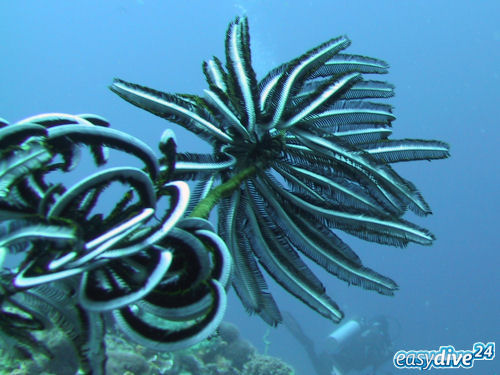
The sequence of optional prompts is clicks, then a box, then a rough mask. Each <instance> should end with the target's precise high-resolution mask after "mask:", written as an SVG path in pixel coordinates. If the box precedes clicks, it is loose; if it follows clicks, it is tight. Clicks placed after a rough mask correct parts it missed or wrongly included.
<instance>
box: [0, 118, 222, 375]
mask: <svg viewBox="0 0 500 375" xmlns="http://www.w3.org/2000/svg"><path fill="white" fill-rule="evenodd" d="M108 125H109V124H108V123H107V122H106V121H105V120H104V119H103V118H101V117H99V116H96V115H79V116H75V115H68V114H62V113H52V114H44V115H39V116H34V117H31V118H28V119H25V120H22V121H20V122H18V123H15V124H12V125H9V124H8V123H6V122H4V123H0V144H2V148H1V149H0V268H1V267H2V265H3V263H4V258H5V257H6V256H7V255H8V254H11V253H15V254H21V255H23V260H22V261H21V262H20V264H19V265H17V266H16V267H12V266H11V267H5V271H4V272H0V347H1V346H3V345H2V344H6V346H8V347H10V348H11V349H15V350H13V351H14V352H17V354H21V355H23V356H28V355H30V353H33V352H41V353H43V354H45V355H47V356H50V355H51V353H50V350H49V349H48V348H46V347H45V346H44V345H42V343H40V342H39V341H37V340H36V337H35V336H33V335H32V333H31V332H32V331H34V330H44V329H50V328H52V327H55V328H57V329H59V330H61V331H62V333H63V334H65V335H66V336H68V338H69V339H70V341H71V342H72V343H73V345H74V347H75V352H76V353H77V355H78V357H79V358H78V359H79V367H80V370H81V372H82V373H86V374H87V373H88V374H91V373H92V374H103V373H104V364H105V360H106V357H105V350H104V349H105V348H104V334H105V332H106V331H105V328H106V322H111V321H113V320H114V321H115V322H116V324H117V326H118V327H119V328H120V329H121V330H122V331H123V332H124V333H125V334H126V335H127V336H129V337H131V338H132V339H134V340H135V341H136V342H138V343H140V344H142V345H144V346H148V347H150V348H153V349H155V350H165V351H171V350H176V349H180V348H185V347H189V346H191V345H193V344H195V343H197V342H199V341H201V340H203V339H205V338H206V337H208V336H209V335H211V334H212V333H213V332H214V331H215V329H216V328H217V326H218V325H219V323H220V322H221V320H222V318H223V315H224V312H225V308H226V294H225V289H226V287H227V284H228V282H229V275H230V268H231V256H230V254H229V250H228V249H227V247H226V244H225V243H224V241H223V240H222V239H221V238H220V237H219V236H217V234H216V233H215V228H214V227H213V226H212V225H211V224H210V223H209V222H208V221H206V220H204V219H201V218H183V216H184V213H185V210H186V209H187V207H188V206H189V197H190V190H189V186H188V184H187V183H186V182H184V181H172V180H170V179H169V178H167V176H168V175H170V174H172V170H171V169H173V168H174V163H175V154H176V144H175V139H174V137H173V133H172V132H171V131H168V130H167V131H166V132H164V136H163V137H162V139H161V141H160V150H161V152H162V154H163V157H162V159H161V160H162V163H163V165H162V167H163V171H162V173H161V178H159V177H160V170H159V163H158V160H157V158H156V156H155V154H154V152H153V151H152V150H151V149H150V148H149V146H147V145H146V144H145V143H143V142H141V141H140V140H139V139H137V138H135V137H133V136H131V135H129V134H126V133H124V132H121V131H118V130H115V129H111V128H109V127H108ZM82 146H87V147H82ZM85 148H87V149H89V150H90V152H91V153H92V155H93V156H94V161H95V164H96V167H98V168H99V170H98V171H97V172H96V173H93V174H91V175H88V176H87V177H85V178H83V179H82V178H81V175H78V177H77V181H73V183H72V185H70V186H67V185H66V183H64V182H61V181H59V182H56V181H58V180H57V179H56V178H55V176H54V175H53V174H52V173H51V172H54V171H56V172H59V174H63V173H69V171H70V170H73V169H75V168H76V167H77V166H78V160H77V159H78V154H79V153H80V149H83V150H85ZM106 148H109V149H114V150H115V151H121V152H122V153H125V154H129V156H131V157H132V159H139V160H140V161H142V164H143V166H144V167H143V168H142V169H139V168H135V167H130V166H121V167H107V166H106V162H107V158H108V155H107V154H108V153H107V152H106ZM56 175H57V174H56ZM66 177H68V176H67V175H66ZM73 177H75V176H73ZM68 180H71V178H68ZM116 185H120V187H121V188H122V192H123V195H122V194H116V193H114V194H112V195H111V194H110V195H108V196H106V197H105V199H106V200H107V201H108V203H109V205H108V206H107V207H108V208H106V207H105V206H104V207H100V206H101V205H100V203H101V202H102V201H103V196H104V195H105V194H106V190H107V189H109V188H110V187H111V188H113V187H114V188H119V186H116ZM113 198H114V199H116V200H115V201H114V202H113V201H112V199H113ZM13 308H15V311H14V310H12V309H13ZM105 315H108V317H109V318H110V319H104V317H105Z"/></svg>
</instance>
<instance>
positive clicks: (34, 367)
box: [0, 322, 294, 375]
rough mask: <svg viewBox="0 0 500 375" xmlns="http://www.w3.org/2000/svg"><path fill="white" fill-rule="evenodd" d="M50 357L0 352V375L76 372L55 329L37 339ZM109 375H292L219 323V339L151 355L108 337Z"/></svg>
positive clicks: (227, 325) (62, 337)
mask: <svg viewBox="0 0 500 375" xmlns="http://www.w3.org/2000/svg"><path fill="white" fill-rule="evenodd" d="M38 336H39V337H38V339H39V340H41V341H43V342H44V343H45V345H47V347H48V348H49V350H50V352H51V353H53V354H54V357H53V358H48V357H46V356H44V355H43V354H37V355H34V356H33V359H21V358H17V357H14V356H13V355H8V354H7V353H6V351H5V350H2V349H0V359H1V361H2V367H1V368H0V375H7V374H9V375H12V374H14V375H28V374H42V375H68V374H74V373H75V371H76V369H77V367H78V360H77V355H76V353H75V352H74V350H73V347H72V346H71V345H68V343H67V337H66V336H65V335H62V334H60V333H59V332H58V331H57V330H56V329H54V330H52V331H48V332H45V333H43V334H38ZM106 356H107V361H106V374H107V375H293V374H294V370H293V369H292V368H291V367H290V366H289V365H287V364H286V363H284V362H283V361H282V360H280V359H279V358H275V357H271V356H268V355H262V354H259V353H258V352H257V350H256V348H255V347H254V346H253V345H252V344H251V343H250V342H249V341H248V340H246V339H244V338H243V337H241V335H240V332H239V330H238V327H237V326H235V325H234V324H232V323H228V322H223V323H222V324H221V325H220V327H219V329H218V330H217V334H215V335H213V336H211V337H209V338H208V339H206V340H204V341H202V342H201V343H199V344H197V345H195V346H193V347H191V348H189V349H184V350H179V351H176V352H154V351H153V350H151V349H149V348H145V347H143V346H141V345H137V344H135V343H133V342H130V340H127V339H125V338H124V337H123V336H122V335H121V333H119V332H118V331H117V332H112V333H110V332H108V333H107V334H106Z"/></svg>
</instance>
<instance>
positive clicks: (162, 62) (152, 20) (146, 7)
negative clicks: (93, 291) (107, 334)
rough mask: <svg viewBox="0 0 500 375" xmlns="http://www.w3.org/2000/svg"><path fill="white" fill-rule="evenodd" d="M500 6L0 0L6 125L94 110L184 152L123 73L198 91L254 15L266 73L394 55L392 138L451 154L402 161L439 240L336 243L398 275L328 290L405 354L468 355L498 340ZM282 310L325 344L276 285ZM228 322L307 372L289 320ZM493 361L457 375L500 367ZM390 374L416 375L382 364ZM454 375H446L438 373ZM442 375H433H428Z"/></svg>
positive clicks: (192, 142)
mask: <svg viewBox="0 0 500 375" xmlns="http://www.w3.org/2000/svg"><path fill="white" fill-rule="evenodd" d="M498 14H500V3H499V2H497V1H493V0H492V1H478V2H474V4H473V3H472V2H469V1H439V2H417V1H412V2H410V1H407V2H396V1H271V2H264V1H239V2H233V1H220V2H208V1H206V2H201V1H186V2H173V1H148V0H143V1H136V0H121V1H119V0H108V1H105V2H104V1H43V2H41V1H16V2H14V1H3V2H1V3H0V28H1V32H0V46H1V51H2V52H1V59H0V116H1V117H3V118H5V119H7V120H9V121H11V122H15V121H17V120H20V119H22V118H25V117H27V116H31V115H35V114H38V113H44V112H65V113H88V112H91V113H96V114H99V115H102V116H104V117H105V118H106V119H107V120H109V121H110V122H111V124H112V126H113V128H115V129H119V130H123V131H126V132H128V133H130V134H132V135H135V136H137V137H139V138H140V139H142V140H143V141H145V142H147V143H148V144H149V145H150V146H152V147H153V148H156V144H157V143H158V139H159V137H160V135H161V133H162V131H163V130H164V129H165V128H166V127H167V126H168V127H171V128H172V129H173V130H174V131H175V132H176V136H177V143H178V145H179V148H180V149H181V150H182V151H187V150H193V149H195V150H197V152H200V150H203V149H204V148H206V147H207V146H206V144H204V143H203V142H201V141H199V140H198V139H197V138H196V137H195V136H193V135H191V134H189V133H188V132H186V131H184V130H183V129H182V128H180V127H178V126H176V125H174V124H168V123H167V122H165V120H163V119H160V118H157V117H154V116H152V115H151V114H149V113H146V112H145V111H138V110H136V109H135V108H133V107H131V106H130V105H129V104H127V103H125V102H124V101H122V100H120V99H119V98H118V97H116V95H114V94H113V93H111V91H109V90H108V89H107V86H109V85H110V84H111V81H112V79H113V78H114V77H124V78H126V79H128V80H131V81H133V82H141V83H142V84H144V85H146V86H149V87H155V88H158V89H160V90H163V91H167V92H192V93H197V94H201V93H202V90H203V89H204V88H205V87H206V83H205V80H204V77H203V74H202V71H201V62H202V61H203V60H206V59H208V58H210V57H211V56H213V55H216V56H222V55H223V52H224V35H225V30H226V27H227V24H228V23H229V22H230V21H231V20H233V19H234V17H235V16H237V15H246V16H248V18H249V23H250V28H251V45H252V62H253V65H254V68H255V69H256V71H257V75H258V76H259V77H262V76H263V75H264V74H265V72H267V71H268V70H269V69H271V68H273V67H275V66H276V65H278V64H279V63H281V62H284V61H287V60H289V59H291V58H293V57H294V56H298V55H299V54H301V53H302V52H304V51H306V50H308V49H309V48H312V47H313V46H316V45H318V44H319V43H321V42H323V41H325V40H327V39H329V38H331V37H334V36H338V35H343V34H346V35H348V36H349V38H350V39H351V40H352V42H353V43H352V46H351V47H350V48H349V52H350V53H356V54H363V55H367V56H373V57H377V58H380V59H383V60H385V61H387V62H389V64H390V66H391V68H390V70H389V74H388V75H386V76H384V77H383V79H387V80H388V81H389V82H391V83H393V84H395V85H396V96H395V97H394V98H391V99H390V100H387V102H389V103H390V104H392V105H394V107H395V108H394V114H395V115H396V117H397V120H396V121H395V122H394V124H393V126H394V135H395V137H396V138H430V139H440V140H443V141H446V142H448V143H449V144H450V146H451V158H450V159H448V160H444V161H440V162H435V163H432V164H431V163H428V162H426V161H420V162H415V163H410V164H404V165H401V164H400V165H397V166H396V170H397V171H398V172H400V173H402V174H403V175H404V176H405V178H407V179H409V180H411V181H413V182H414V183H415V184H416V185H417V187H418V188H419V190H420V191H421V192H422V193H423V194H424V196H425V197H426V199H427V201H428V202H429V204H430V205H431V207H432V209H433V213H434V214H433V215H432V216H430V217H427V218H425V219H423V218H420V217H416V216H415V215H413V214H409V216H410V217H411V219H410V220H411V221H414V222H416V223H417V224H419V225H422V226H424V227H426V228H429V229H430V230H431V231H432V232H433V233H434V234H435V235H436V237H437V240H436V241H435V242H434V244H433V245H432V246H430V247H422V246H418V245H414V244H410V245H409V246H408V247H407V248H405V249H400V248H393V247H387V246H381V245H376V244H373V243H368V242H364V241H361V240H357V239H355V238H353V237H349V236H348V235H346V234H343V233H342V234H341V237H342V238H343V239H346V240H347V241H348V243H349V244H350V245H351V246H352V248H353V249H355V250H356V252H357V253H358V254H359V255H360V257H361V258H362V259H363V262H364V264H365V265H367V266H368V267H370V268H373V269H376V270H377V271H378V272H380V273H382V274H384V275H387V276H389V277H391V278H392V279H394V280H395V281H397V283H398V284H399V287H400V290H399V291H398V292H397V293H396V295H395V296H394V297H386V296H381V295H379V294H377V293H373V292H370V291H367V290H363V289H361V288H356V287H348V286H346V284H345V283H344V282H341V281H339V280H338V279H336V278H334V277H331V276H330V275H328V274H327V273H326V272H324V271H323V270H321V269H320V268H319V267H316V266H315V265H313V264H311V268H312V269H313V270H314V271H315V272H316V273H317V274H318V275H319V277H320V278H321V279H322V281H323V282H324V283H325V285H326V287H327V291H328V293H329V294H330V295H331V296H332V297H333V299H334V300H336V301H337V302H338V303H339V305H340V307H341V308H342V309H343V310H344V312H345V313H346V319H349V318H350V317H366V318H371V317H373V316H376V315H381V314H382V315H386V316H388V317H391V318H392V319H393V320H394V321H396V322H398V323H397V324H396V325H397V326H398V327H397V329H394V331H397V332H395V337H394V347H395V348H396V349H406V350H410V349H429V350H434V349H438V348H439V346H441V345H453V346H454V347H455V348H456V349H460V350H466V349H471V348H472V345H473V344H474V343H475V342H477V341H481V342H485V343H486V342H489V341H496V342H498V341H499V340H498V339H499V337H500V319H499V317H500V293H499V286H500V276H499V274H500V273H499V266H500V254H499V251H500V245H499V242H498V230H499V228H500V225H499V218H498V213H499V212H500V204H499V201H500V200H499V197H498V191H499V183H500V167H499V162H500V160H499V157H498V149H499V142H500V129H499V128H500V120H499V119H500V116H499V114H498V110H499V105H500V23H499V22H498ZM270 284H271V291H272V293H273V295H274V296H275V298H276V299H277V300H278V302H279V304H280V306H281V307H282V308H283V310H288V311H290V312H292V313H293V315H294V316H295V317H296V318H297V319H298V320H299V322H300V324H301V325H302V327H303V328H304V330H305V331H306V332H307V334H308V335H309V336H310V337H311V338H313V339H314V340H315V341H316V344H317V347H318V349H321V348H322V345H326V340H325V338H326V337H327V336H328V334H329V333H330V332H331V331H332V330H333V329H334V328H335V325H334V324H333V323H331V322H329V321H327V320H326V319H323V318H322V317H321V316H319V315H318V314H316V313H315V312H314V311H312V310H310V309H308V308H307V307H306V306H304V305H303V304H302V303H300V302H299V301H298V300H296V299H295V298H293V297H291V296H290V295H288V294H287V293H285V292H283V291H282V290H281V289H280V288H278V287H276V286H275V285H274V284H273V283H272V282H270ZM225 320H226V321H229V322H232V323H234V324H236V325H237V326H238V328H239V329H240V331H241V334H242V336H243V337H245V338H247V339H248V340H250V341H251V342H252V343H253V344H254V345H255V346H256V347H257V348H258V350H259V351H260V352H265V351H267V353H268V354H270V355H273V356H276V357H280V358H282V359H283V360H284V361H285V362H287V363H289V364H291V365H292V366H293V367H294V368H295V371H296V373H297V374H312V373H313V369H312V367H311V365H310V363H309V360H308V357H307V356H306V354H305V353H304V351H303V349H302V347H301V346H300V345H299V344H298V343H296V342H295V341H294V339H293V338H292V337H291V336H290V334H289V333H288V331H287V330H286V329H285V328H284V327H283V326H279V327H278V328H268V326H267V325H266V324H265V323H264V322H263V321H262V320H261V319H260V318H259V317H257V316H249V315H248V314H247V313H246V312H245V311H244V309H243V308H242V306H241V304H240V302H239V300H238V299H237V298H236V296H235V294H234V292H233V291H230V292H229V301H228V311H227V313H226V316H225ZM499 368H500V365H499V362H498V359H495V360H493V361H481V362H476V364H475V366H474V368H472V369H471V370H463V369H461V370H451V371H453V373H464V374H465V373H471V374H495V373H498V371H499ZM384 371H385V373H392V374H397V373H410V371H411V370H397V369H395V368H393V367H392V364H390V363H389V364H388V365H387V366H386V367H385V368H384ZM442 371H449V370H441V372H442ZM429 373H430V374H433V373H440V371H439V370H432V371H431V372H429Z"/></svg>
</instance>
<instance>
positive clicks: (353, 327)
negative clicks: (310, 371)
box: [283, 312, 394, 375]
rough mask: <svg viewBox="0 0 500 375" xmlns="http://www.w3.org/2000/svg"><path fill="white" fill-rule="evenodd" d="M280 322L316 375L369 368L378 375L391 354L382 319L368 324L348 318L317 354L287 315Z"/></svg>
mask: <svg viewBox="0 0 500 375" xmlns="http://www.w3.org/2000/svg"><path fill="white" fill-rule="evenodd" d="M283 322H284V324H285V326H286V327H287V328H288V330H289V331H290V333H291V334H292V335H293V336H294V337H295V339H297V341H298V342H299V343H300V344H301V345H302V346H303V347H304V349H305V351H306V352H307V354H308V356H309V358H310V360H311V362H312V365H313V367H314V369H315V371H316V373H317V375H347V374H349V373H351V372H353V371H362V370H366V369H371V374H373V375H375V374H380V375H381V373H380V372H376V371H378V370H379V369H380V367H381V366H382V365H384V364H386V363H387V362H389V361H390V360H392V357H393V355H394V350H393V347H392V340H391V337H390V335H389V322H388V320H387V318H385V317H382V316H379V317H376V318H374V319H372V320H370V321H366V320H364V319H361V320H356V319H351V320H349V321H347V322H345V323H344V324H342V325H341V326H339V327H337V328H336V329H335V330H334V331H333V332H332V333H331V334H330V335H329V337H328V346H327V348H326V349H325V350H323V351H322V352H321V353H318V352H317V351H316V349H315V347H314V342H313V341H312V339H311V338H309V337H307V336H306V334H305V333H304V331H303V330H302V328H301V327H300V325H299V324H298V322H297V321H296V320H295V318H294V317H293V316H292V315H291V314H290V313H288V312H284V313H283ZM384 374H389V373H387V372H385V373H384Z"/></svg>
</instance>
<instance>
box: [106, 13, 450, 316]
mask: <svg viewBox="0 0 500 375" xmlns="http://www.w3.org/2000/svg"><path fill="white" fill-rule="evenodd" d="M349 45H350V40H349V39H348V38H347V37H345V36H341V37H338V38H334V39H331V40H328V41H327V42H325V43H323V44H320V45H319V46H317V47H316V48H314V49H312V50H310V51H308V52H306V53H305V54H303V55H302V56H299V57H297V58H295V59H293V60H291V61H289V62H287V63H285V64H282V65H280V66H278V67H277V68H275V69H273V70H271V71H270V72H269V73H268V74H267V75H266V76H265V77H264V78H263V79H262V80H261V81H260V82H259V81H257V78H256V74H255V72H254V70H253V68H252V65H251V58H250V38H249V30H248V22H247V19H246V18H238V19H236V20H235V21H234V22H232V23H231V24H230V25H229V28H228V30H227V34H226V43H225V50H226V62H225V66H224V64H223V63H222V61H220V60H219V59H217V58H215V57H214V58H213V59H212V60H210V61H207V62H205V63H204V64H203V71H204V74H205V77H206V80H207V83H208V89H206V90H205V96H204V97H199V96H196V95H181V94H167V93H164V92H160V91H156V90H153V89H151V88H148V87H144V86H140V85H137V84H133V83H129V82H126V81H123V80H121V79H116V80H115V81H114V82H113V84H112V86H111V90H112V91H114V92H115V93H116V94H118V95H119V96H121V97H122V98H123V99H125V100H127V101H128V102H130V103H132V104H134V105H136V106H138V107H140V108H143V109H145V110H147V111H149V112H152V113H153V114H155V115H158V116H160V117H163V118H165V119H167V120H169V121H171V122H174V123H177V124H179V125H181V126H183V127H185V128H186V129H188V130H190V131H192V132H193V133H195V134H197V135H198V136H200V137H201V138H203V139H204V140H206V141H207V142H209V143H210V144H211V145H212V146H213V154H211V155H199V154H191V153H185V154H179V155H178V158H177V165H176V178H180V179H187V178H189V179H194V180H196V181H198V187H197V189H196V190H195V193H194V194H195V196H196V197H197V198H198V199H199V200H203V198H205V197H207V196H208V195H209V194H210V191H212V189H213V188H214V187H216V186H219V185H220V184H224V183H227V182H230V181H236V182H238V183H237V185H236V188H234V189H232V194H231V195H230V196H227V197H224V198H223V199H222V200H221V201H220V202H219V206H218V207H219V234H220V235H221V236H222V238H224V240H225V241H226V243H227V244H228V246H229V248H230V251H231V254H232V256H233V258H234V277H233V286H234V287H235V289H236V292H237V293H238V295H239V296H240V298H241V300H242V302H243V304H244V305H245V306H246V308H247V309H248V310H249V311H251V312H257V313H259V314H260V315H261V316H262V317H263V319H264V320H266V321H267V322H268V323H270V324H276V323H278V322H279V321H280V320H281V316H280V313H279V309H278V307H277V305H276V303H275V302H274V300H273V298H272V296H271V295H270V293H269V292H268V291H267V285H266V282H265V280H264V277H263V275H262V273H261V271H260V268H259V266H258V263H260V265H261V266H262V267H263V268H264V269H265V270H266V271H267V272H268V273H269V274H270V275H271V276H272V277H273V278H274V279H275V280H276V281H277V282H278V283H279V284H281V285H282V286H283V287H284V288H285V289H286V290H288V291H289V292H290V293H292V294H293V295H295V296H296V297H298V298H299V299H301V300H302V301H303V302H304V303H306V304H307V305H309V306H310V307H312V308H313V309H315V310H316V311H318V312H319V313H321V314H322V315H324V316H326V317H328V318H330V319H332V320H334V321H339V320H340V319H341V318H342V315H343V314H342V312H341V311H340V309H339V308H338V306H337V305H336V304H335V302H333V301H332V300H331V299H330V298H329V297H328V296H327V294H326V293H325V288H324V286H323V285H322V283H321V282H320V280H319V279H318V278H317V277H316V276H315V275H314V273H313V272H311V271H310V270H309V268H308V267H307V266H306V264H305V263H304V262H303V260H302V259H301V256H300V254H302V255H305V256H306V257H308V258H310V259H312V260H313V261H314V262H316V263H318V264H319V265H320V266H322V267H323V268H325V269H326V270H327V271H328V272H330V273H332V274H334V275H335V276H337V277H338V278H340V279H342V280H344V281H346V282H347V283H349V284H354V285H359V286H361V287H363V288H366V289H371V290H375V291H377V292H379V293H381V294H387V295H391V294H393V293H394V291H395V290H396V289H397V288H398V287H397V285H396V283H395V282H394V281H393V280H391V279H389V278H388V277H385V276H382V275H380V274H379V273H377V272H375V271H373V270H371V269H369V268H367V267H365V266H364V265H363V264H362V262H361V260H360V258H359V257H358V256H357V255H356V254H355V253H354V252H353V251H352V250H351V249H350V247H349V246H348V245H347V244H346V243H344V242H343V241H342V240H341V239H340V238H339V237H338V236H337V235H336V234H335V233H334V232H333V231H332V229H340V230H342V231H344V232H346V233H349V234H352V235H354V236H357V237H360V238H362V239H365V240H368V241H373V242H377V243H381V244H388V245H394V246H399V247H403V246H406V245H407V244H408V243H409V242H415V243H418V244H422V245H430V244H431V243H432V241H433V240H434V236H433V235H432V234H431V233H430V232H429V231H428V230H426V229H424V228H421V227H419V226H418V225H415V224H412V223H410V222H408V221H406V220H404V219H403V218H402V216H403V214H404V213H405V211H406V210H407V209H410V210H412V211H413V212H415V213H416V214H418V215H427V214H430V213H431V210H430V208H429V206H428V204H427V203H426V202H425V200H424V199H423V197H422V195H421V194H420V193H419V191H418V190H417V189H416V188H415V186H414V185H413V184H412V183H411V182H410V181H407V180H405V179H404V178H402V177H400V176H399V175H398V174H397V173H396V172H395V171H394V169H392V167H391V166H390V164H391V163H396V162H401V161H410V160H431V159H442V158H446V157H448V156H449V152H448V145H447V144H446V143H443V142H440V141H427V140H416V139H403V140H390V139H389V136H390V135H391V133H392V127H391V124H392V122H393V121H394V120H395V116H394V114H393V113H392V107H391V106H390V105H387V104H384V103H380V102H379V100H380V99H384V98H388V97H391V96H393V94H394V91H393V90H394V87H393V86H392V85H391V84H389V83H387V82H384V81H378V80H372V79H365V78H364V77H363V76H364V75H365V74H383V73H386V72H387V70H388V65H387V63H385V62H384V61H381V60H378V59H375V58H371V57H365V56H358V55H350V54H344V53H342V51H343V50H345V49H346V48H347V47H348V46H349Z"/></svg>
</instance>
